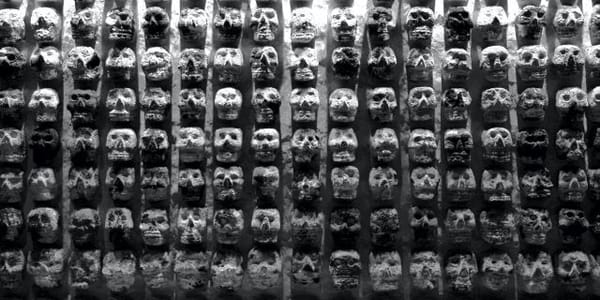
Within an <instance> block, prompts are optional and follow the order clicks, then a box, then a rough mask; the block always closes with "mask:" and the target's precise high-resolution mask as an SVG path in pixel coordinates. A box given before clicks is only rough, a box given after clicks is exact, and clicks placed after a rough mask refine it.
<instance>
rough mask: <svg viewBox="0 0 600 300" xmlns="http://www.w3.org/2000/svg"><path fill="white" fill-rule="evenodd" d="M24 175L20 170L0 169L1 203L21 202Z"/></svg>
mask: <svg viewBox="0 0 600 300" xmlns="http://www.w3.org/2000/svg"><path fill="white" fill-rule="evenodd" d="M23 174H24V172H23V171H22V170H19V169H10V168H3V169H0V203H18V202H21V194H22V192H23Z"/></svg>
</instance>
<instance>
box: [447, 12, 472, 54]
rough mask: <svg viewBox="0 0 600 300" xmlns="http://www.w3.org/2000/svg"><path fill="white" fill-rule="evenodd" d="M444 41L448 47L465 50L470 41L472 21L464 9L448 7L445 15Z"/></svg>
mask: <svg viewBox="0 0 600 300" xmlns="http://www.w3.org/2000/svg"><path fill="white" fill-rule="evenodd" d="M444 28H445V40H446V43H447V44H448V45H449V46H450V47H458V48H466V46H467V44H468V43H469V41H470V40H471V30H472V29H473V21H472V20H471V15H470V13H469V11H467V10H466V9H465V8H464V7H461V6H458V7H450V8H449V9H448V12H447V13H446V23H445V26H444Z"/></svg>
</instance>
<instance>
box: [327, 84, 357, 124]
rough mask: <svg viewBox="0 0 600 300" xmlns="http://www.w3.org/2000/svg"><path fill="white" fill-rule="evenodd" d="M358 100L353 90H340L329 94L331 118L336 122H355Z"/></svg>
mask: <svg viewBox="0 0 600 300" xmlns="http://www.w3.org/2000/svg"><path fill="white" fill-rule="evenodd" d="M357 112H358V98H357V96H356V93H355V92H354V90H352V89H348V88H339V89H335V90H334V91H333V92H331V94H329V118H330V119H331V121H334V122H342V123H350V122H354V120H355V118H356V113H357Z"/></svg>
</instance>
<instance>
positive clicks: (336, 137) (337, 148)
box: [328, 128, 358, 163]
mask: <svg viewBox="0 0 600 300" xmlns="http://www.w3.org/2000/svg"><path fill="white" fill-rule="evenodd" d="M328 147H329V149H331V151H332V154H331V159H332V160H333V162H343V163H350V162H353V161H354V160H355V159H356V154H355V151H356V149H357V148H358V139H357V138H356V134H355V133H354V129H352V128H332V129H331V130H330V131H329V140H328Z"/></svg>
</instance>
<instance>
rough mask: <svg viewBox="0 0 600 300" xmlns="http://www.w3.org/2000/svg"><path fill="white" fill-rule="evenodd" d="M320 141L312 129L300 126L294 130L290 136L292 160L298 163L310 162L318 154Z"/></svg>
mask: <svg viewBox="0 0 600 300" xmlns="http://www.w3.org/2000/svg"><path fill="white" fill-rule="evenodd" d="M320 151H321V143H320V139H319V136H318V134H317V132H316V130H314V129H307V128H300V129H296V131H294V134H293V136H292V154H293V156H294V161H296V162H300V163H308V162H311V161H312V159H313V158H314V157H315V156H317V155H319V152H320Z"/></svg>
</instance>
